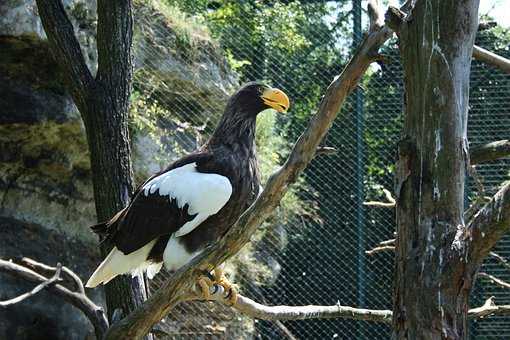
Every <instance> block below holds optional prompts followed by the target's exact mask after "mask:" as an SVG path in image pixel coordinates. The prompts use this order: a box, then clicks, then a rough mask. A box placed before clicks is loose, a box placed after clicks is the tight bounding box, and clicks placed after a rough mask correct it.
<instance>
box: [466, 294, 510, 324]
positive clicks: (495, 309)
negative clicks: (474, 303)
mask: <svg viewBox="0 0 510 340" xmlns="http://www.w3.org/2000/svg"><path fill="white" fill-rule="evenodd" d="M491 315H510V305H501V306H497V305H496V304H495V303H494V296H491V297H490V298H488V299H487V301H485V303H484V304H483V306H481V307H478V308H472V309H470V310H469V311H468V317H470V318H472V319H479V318H484V317H486V316H491Z"/></svg>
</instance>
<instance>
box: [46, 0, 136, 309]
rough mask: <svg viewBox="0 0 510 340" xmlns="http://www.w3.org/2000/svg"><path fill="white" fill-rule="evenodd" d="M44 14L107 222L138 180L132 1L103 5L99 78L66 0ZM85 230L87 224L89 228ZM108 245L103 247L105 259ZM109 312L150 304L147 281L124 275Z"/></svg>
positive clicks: (100, 214) (103, 1)
mask: <svg viewBox="0 0 510 340" xmlns="http://www.w3.org/2000/svg"><path fill="white" fill-rule="evenodd" d="M37 7H38V10H39V15H40V17H41V21H42V23H43V26H44V30H45V32H46V35H47V36H48V41H49V43H50V45H51V49H52V52H53V55H54V57H55V59H56V60H57V61H58V62H59V64H60V66H61V67H62V69H63V70H64V73H65V74H66V79H65V80H66V85H67V87H68V89H69V92H70V93H71V96H72V97H73V100H74V102H75V104H76V106H77V107H78V109H79V111H80V113H81V116H82V118H83V122H84V124H85V128H86V133H87V141H88V145H89V151H90V160H91V168H92V180H93V186H94V199H95V204H96V212H97V218H98V220H99V221H104V220H106V219H108V218H110V217H112V216H113V215H114V214H115V213H116V212H117V211H119V210H120V209H122V208H124V207H125V206H126V204H127V203H128V200H129V198H130V195H131V193H132V191H133V180H132V178H133V176H132V167H131V158H130V146H129V134H128V126H127V119H128V109H129V96H130V92H131V82H132V69H133V65H132V55H131V41H132V31H133V27H132V26H133V17H132V4H131V1H129V0H126V1H110V0H98V1H97V13H98V24H97V49H98V70H97V75H96V76H95V77H94V76H93V75H92V74H91V73H90V70H89V69H88V67H87V65H86V64H85V60H84V58H83V55H82V52H81V50H80V46H79V43H78V41H77V39H76V37H75V35H74V31H73V27H72V24H71V22H70V21H69V19H68V17H67V15H66V13H65V11H64V7H63V5H62V3H61V2H60V0H37ZM84 227H85V226H84ZM107 251H108V245H105V246H103V247H102V252H103V255H105V254H106V252H107ZM105 290H106V299H107V306H108V314H109V315H110V317H111V315H112V313H113V311H114V310H115V309H117V308H121V309H122V311H123V313H124V315H126V314H127V313H129V312H130V311H132V310H134V309H135V308H136V307H137V306H139V305H141V304H142V302H143V301H144V300H145V290H144V286H143V282H141V281H140V280H139V279H137V278H135V279H131V278H129V277H128V276H121V277H119V278H117V279H115V280H113V281H111V283H109V284H108V285H107V286H106V288H105Z"/></svg>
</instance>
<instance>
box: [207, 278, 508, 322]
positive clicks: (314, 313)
mask: <svg viewBox="0 0 510 340" xmlns="http://www.w3.org/2000/svg"><path fill="white" fill-rule="evenodd" d="M211 297H212V299H213V301H217V302H219V303H223V304H225V305H228V299H227V297H226V294H225V292H224V291H223V287H221V286H217V287H216V286H215V293H214V294H212V295H211ZM231 307H232V308H234V309H235V310H237V311H238V312H241V313H243V314H245V315H248V316H250V317H253V318H256V319H261V320H271V321H276V320H281V321H285V320H305V319H328V318H329V319H331V318H343V319H353V320H365V321H372V322H381V323H390V322H391V319H392V312H391V311H390V310H371V309H363V308H353V307H345V306H341V305H340V304H338V305H333V306H313V305H310V306H266V305H263V304H260V303H257V302H255V301H253V300H251V299H249V298H247V297H244V296H241V295H239V296H238V300H237V303H236V304H235V305H234V306H231ZM490 315H510V305H502V306H497V305H496V304H495V303H494V297H491V298H489V299H487V301H485V303H484V304H483V306H480V307H477V308H472V309H470V310H469V312H468V316H469V317H470V318H472V319H476V318H483V317H486V316H490Z"/></svg>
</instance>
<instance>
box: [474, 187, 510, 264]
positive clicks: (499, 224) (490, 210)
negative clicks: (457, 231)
mask: <svg viewBox="0 0 510 340" xmlns="http://www.w3.org/2000/svg"><path fill="white" fill-rule="evenodd" d="M509 230H510V182H508V183H506V184H504V185H503V186H502V187H501V189H500V190H499V191H498V192H497V193H496V194H495V195H494V196H493V197H492V199H491V200H490V201H489V203H487V204H486V205H485V206H483V208H481V209H480V210H479V211H478V212H477V213H476V214H475V216H474V217H473V219H472V220H471V222H470V223H469V225H468V232H469V234H470V235H471V240H472V241H471V244H472V245H471V247H470V251H471V255H473V259H475V260H477V261H479V262H481V261H482V260H483V259H484V258H485V257H486V256H487V255H488V254H489V252H490V250H491V249H492V248H493V247H494V245H495V244H496V243H497V242H498V241H499V240H500V239H501V238H502V237H503V236H504V235H505V234H506V233H507V232H508V231H509Z"/></svg>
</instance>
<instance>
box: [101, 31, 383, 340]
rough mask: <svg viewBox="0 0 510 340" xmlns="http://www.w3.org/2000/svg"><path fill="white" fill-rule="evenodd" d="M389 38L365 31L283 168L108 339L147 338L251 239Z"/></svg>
mask: <svg viewBox="0 0 510 340" xmlns="http://www.w3.org/2000/svg"><path fill="white" fill-rule="evenodd" d="M373 27H377V25H373ZM390 36H391V31H390V30H389V29H388V28H386V27H382V28H379V29H376V30H374V31H370V32H369V33H368V34H367V35H366V37H365V38H364V40H363V42H362V43H361V45H360V46H359V48H358V50H357V52H356V54H355V55H354V56H353V57H352V59H351V60H350V61H349V63H348V64H347V66H346V67H345V69H344V70H343V71H342V73H341V74H340V76H338V77H337V78H336V79H335V80H334V81H333V82H332V83H331V84H330V85H329V87H328V89H327V90H326V94H325V96H324V97H323V99H322V101H321V104H320V106H319V110H318V112H317V114H316V115H315V116H313V118H312V119H311V121H310V123H309V125H308V127H307V129H306V130H305V132H304V133H303V134H302V135H301V136H300V137H299V139H298V141H297V143H296V144H295V146H294V148H293V150H292V152H291V154H290V156H289V158H288V159H287V161H286V162H285V164H284V165H283V167H282V168H281V169H279V170H278V171H276V172H275V173H274V174H273V175H272V176H271V177H270V178H269V180H268V181H267V183H266V186H265V188H264V190H263V191H262V193H261V194H260V196H259V197H258V198H257V200H256V201H255V203H254V204H253V205H252V206H251V207H250V208H248V210H247V211H245V212H244V213H243V214H242V215H241V217H240V218H239V220H238V221H237V222H236V223H235V224H234V225H233V226H232V227H231V228H230V229H229V231H228V232H227V233H226V235H225V236H224V237H223V238H222V239H221V240H220V241H219V242H217V243H215V244H213V245H212V246H210V247H208V248H207V249H205V250H204V251H203V252H202V253H201V254H200V255H199V256H197V257H196V258H194V260H193V261H191V263H189V264H188V265H186V266H184V267H182V268H180V269H179V270H178V271H177V272H175V273H174V275H173V276H172V277H171V278H169V279H168V280H167V281H166V282H165V283H164V284H163V285H162V286H161V288H160V289H159V290H158V291H157V292H156V293H155V294H153V295H152V296H151V297H150V298H149V299H148V300H147V301H146V302H145V303H144V304H143V305H142V306H141V307H139V308H137V309H136V310H135V311H133V312H132V313H131V314H130V315H129V316H128V317H126V318H124V319H123V320H121V321H119V322H118V323H116V324H115V325H113V326H112V327H111V328H110V330H109V331H108V333H107V335H106V338H107V339H126V338H129V339H137V338H140V337H141V336H143V335H144V334H147V332H149V331H150V329H151V328H152V326H153V325H154V324H155V323H157V322H158V321H159V320H161V319H162V318H163V317H164V316H166V315H167V314H168V313H169V312H170V310H171V309H172V308H173V307H174V306H175V305H176V304H178V303H179V302H181V301H182V299H183V297H182V292H183V291H188V290H189V289H190V288H191V285H192V284H194V282H195V281H196V280H197V278H198V276H199V275H200V272H201V270H204V269H206V270H210V269H212V268H214V267H216V266H218V265H219V264H221V263H223V262H224V261H225V260H227V259H228V258H230V257H231V256H233V255H234V254H236V253H237V252H238V251H239V250H240V249H241V248H242V247H243V246H244V245H245V244H246V243H247V242H248V241H249V240H250V237H251V235H252V234H253V233H254V231H255V230H256V228H257V227H258V226H259V225H260V223H261V222H262V221H264V220H265V219H267V218H268V217H269V216H270V214H271V213H272V211H273V210H274V209H275V207H277V206H278V204H279V202H280V200H281V198H282V197H283V195H284V194H285V192H286V191H287V189H288V187H289V185H290V184H292V183H294V182H295V181H296V179H297V177H298V176H299V175H300V173H301V172H302V171H303V169H304V168H305V167H306V166H307V165H308V163H310V161H311V160H312V158H313V157H314V154H315V151H316V149H317V147H318V146H319V143H320V142H321V140H322V139H323V137H324V136H325V134H326V133H327V131H328V129H329V127H330V126H331V124H332V123H333V121H334V119H335V118H336V116H337V113H338V112H339V110H340V107H341V106H342V104H343V103H344V101H345V99H346V98H347V96H348V95H349V94H350V93H351V92H352V90H353V89H354V88H355V87H356V86H357V84H358V82H359V80H360V78H361V76H362V75H363V74H364V73H365V71H366V69H367V68H368V66H369V65H370V64H371V63H372V60H373V56H375V55H377V51H378V49H379V48H380V47H381V46H382V44H384V42H385V41H386V40H387V39H388V38H389V37H390Z"/></svg>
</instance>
